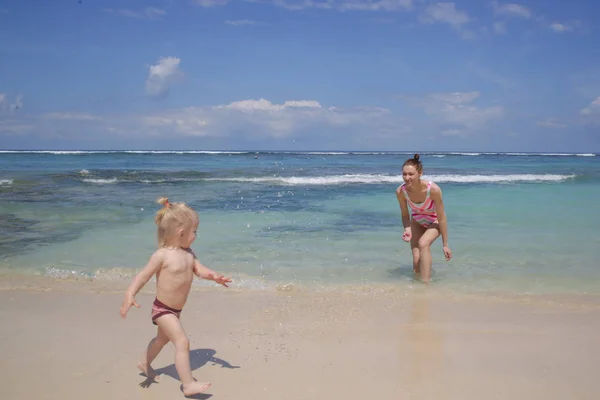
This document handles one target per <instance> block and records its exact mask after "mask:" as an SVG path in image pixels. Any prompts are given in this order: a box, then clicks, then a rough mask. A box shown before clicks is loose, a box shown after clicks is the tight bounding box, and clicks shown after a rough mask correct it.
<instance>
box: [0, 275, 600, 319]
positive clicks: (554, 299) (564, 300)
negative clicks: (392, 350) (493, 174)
mask: <svg viewBox="0 0 600 400" xmlns="http://www.w3.org/2000/svg"><path fill="white" fill-rule="evenodd" d="M132 279H133V275H132V276H131V277H130V276H126V277H122V278H117V279H115V278H113V279H97V278H93V277H83V276H71V277H50V276H45V275H31V274H27V273H6V272H0V292H2V291H40V292H49V291H59V292H83V293H96V294H107V293H120V294H123V293H125V290H126V289H127V287H128V285H129V284H130V283H131V280H132ZM235 284H236V281H235V278H234V281H233V283H232V285H231V286H230V287H229V288H227V289H226V290H227V291H229V292H236V293H264V294H269V293H271V294H284V295H285V294H288V295H293V294H297V295H315V296H321V295H330V296H331V295H347V296H353V295H354V296H358V297H360V296H390V297H398V296H400V297H402V296H404V297H406V296H415V295H417V296H418V295H426V296H430V297H431V296H433V297H440V298H445V299H452V300H458V301H468V300H471V301H480V300H482V301H491V302H507V303H522V304H532V305H535V304H541V305H547V306H558V307H575V308H585V309H599V310H600V294H574V293H513V292H501V291H491V290H487V291H470V292H462V291H458V290H455V289H451V288H447V287H443V286H436V285H435V283H434V284H431V283H430V284H428V285H426V284H423V283H422V282H418V281H415V282H411V283H409V282H396V283H366V284H365V283H363V284H358V283H357V284H341V283H340V284H333V285H331V286H329V287H318V288H317V287H314V286H310V285H302V284H298V283H295V282H287V283H284V282H279V283H272V284H271V285H268V286H267V287H266V288H265V287H258V288H249V287H236V286H235ZM154 285H155V280H154V278H152V279H151V280H150V281H149V282H148V283H147V284H146V285H145V287H144V288H142V289H141V290H140V294H150V293H154V290H155V289H154ZM219 289H220V287H216V286H215V285H214V284H213V283H212V282H206V281H202V280H199V279H195V280H194V285H193V286H192V292H199V293H207V292H208V293H210V292H212V291H214V290H219Z"/></svg>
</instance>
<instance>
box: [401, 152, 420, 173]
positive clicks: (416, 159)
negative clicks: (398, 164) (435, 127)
mask: <svg viewBox="0 0 600 400" xmlns="http://www.w3.org/2000/svg"><path fill="white" fill-rule="evenodd" d="M420 158H421V157H420V156H419V154H418V153H417V154H415V155H414V156H413V158H409V159H408V160H406V161H404V164H402V168H404V166H406V165H412V166H413V167H415V168H416V169H417V172H418V173H421V172H423V163H421V161H419V159H420Z"/></svg>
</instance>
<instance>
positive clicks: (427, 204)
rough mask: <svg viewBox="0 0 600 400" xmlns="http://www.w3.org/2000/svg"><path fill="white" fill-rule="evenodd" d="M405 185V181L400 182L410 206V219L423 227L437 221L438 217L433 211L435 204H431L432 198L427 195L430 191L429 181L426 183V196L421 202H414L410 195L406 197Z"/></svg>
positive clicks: (427, 226)
mask: <svg viewBox="0 0 600 400" xmlns="http://www.w3.org/2000/svg"><path fill="white" fill-rule="evenodd" d="M405 185H406V184H405V183H403V184H402V186H401V190H402V191H403V192H404V197H406V203H407V204H408V206H409V207H410V211H411V214H412V219H414V220H415V221H416V222H417V223H418V224H419V225H421V226H422V227H424V228H429V227H430V226H431V225H432V224H436V223H437V222H438V217H437V213H436V211H435V204H433V200H432V199H431V197H430V196H429V194H430V192H431V181H429V183H428V184H427V196H426V197H425V201H424V202H422V203H414V202H413V201H412V200H411V199H410V197H408V192H407V191H406V187H405Z"/></svg>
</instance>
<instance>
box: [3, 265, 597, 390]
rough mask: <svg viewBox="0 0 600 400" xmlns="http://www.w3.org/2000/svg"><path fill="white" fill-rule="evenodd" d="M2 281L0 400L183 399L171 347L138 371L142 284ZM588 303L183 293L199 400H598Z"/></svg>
mask: <svg viewBox="0 0 600 400" xmlns="http://www.w3.org/2000/svg"><path fill="white" fill-rule="evenodd" d="M125 285H126V282H124V283H123V282H121V283H115V282H103V283H102V282H97V281H96V282H91V281H85V280H83V281H68V280H49V279H46V278H44V279H42V278H40V279H36V278H25V279H21V278H14V277H8V276H2V277H0V304H2V306H0V317H1V320H2V321H3V322H2V324H0V337H1V338H2V340H1V341H0V352H1V353H2V357H1V361H0V366H1V374H0V377H1V378H0V382H1V384H0V398H2V399H6V400H20V399H26V398H27V399H80V398H85V399H88V400H96V399H98V400H99V399H127V400H129V399H176V398H184V396H183V394H182V393H181V391H180V384H179V381H178V380H177V373H176V371H175V368H174V365H173V362H174V349H173V347H172V346H171V345H169V346H167V347H165V349H164V350H163V352H162V353H161V354H160V355H159V357H158V358H157V360H156V361H155V362H154V367H155V368H156V369H157V370H158V371H159V372H160V373H162V377H161V381H160V383H152V384H148V382H147V380H146V379H145V378H144V377H143V376H142V375H141V374H140V373H139V371H138V370H137V369H136V362H137V361H138V359H139V358H140V355H141V354H142V352H143V350H144V348H145V346H146V344H147V342H148V340H149V339H150V338H152V337H153V335H154V333H155V327H154V326H153V325H152V324H151V321H150V318H149V312H150V306H151V302H152V300H153V295H152V291H151V290H152V285H148V287H147V288H146V289H145V290H144V291H143V292H142V293H140V294H139V295H138V302H139V303H140V305H141V306H142V307H141V308H140V309H132V311H131V312H130V314H129V315H128V317H127V319H126V320H123V319H121V317H120V316H119V313H118V310H119V305H120V302H121V300H122V290H123V288H124V287H125ZM599 317H600V302H598V299H597V298H593V297H589V298H568V299H567V298H552V299H551V298H541V297H535V298H532V297H529V298H525V297H522V298H500V297H496V298H489V297H475V296H458V295H456V294H455V295H449V294H448V293H441V292H436V289H435V287H434V286H431V287H428V288H425V287H414V288H412V289H411V290H406V289H402V290H400V289H397V290H395V289H393V288H386V289H381V290H370V291H364V292H361V291H354V292H350V291H348V292H345V293H339V292H337V293H336V292H328V293H327V292H324V293H318V292H303V291H286V290H282V291H277V292H276V291H271V292H266V291H239V290H236V289H235V288H232V289H221V288H215V289H202V290H197V291H194V292H192V294H191V296H190V299H189V301H188V304H187V306H186V308H185V309H184V312H183V314H182V322H183V324H184V327H185V328H186V331H187V334H188V335H189V337H190V339H191V363H192V368H193V370H194V371H193V373H194V376H195V377H196V379H198V380H199V381H205V380H209V381H211V382H212V386H211V388H210V389H209V391H208V392H207V393H206V394H204V395H199V396H196V397H195V398H199V399H208V398H213V399H259V400H267V399H274V400H279V399H286V400H292V399H302V400H305V399H346V400H354V399H367V398H372V399H432V398H439V399H460V400H465V399H478V400H479V399H546V400H547V399H561V400H562V399H597V398H598V396H599V395H598V382H597V371H598V370H599V369H600V349H599V344H600V340H599V339H598V335H597V332H598V331H599V329H600V318H599Z"/></svg>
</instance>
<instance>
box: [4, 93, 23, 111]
mask: <svg viewBox="0 0 600 400" xmlns="http://www.w3.org/2000/svg"><path fill="white" fill-rule="evenodd" d="M22 108H23V95H21V94H18V95H17V96H16V97H15V99H14V100H13V101H10V100H9V99H8V95H6V93H0V112H2V113H9V114H13V113H15V112H16V111H18V110H20V109H22Z"/></svg>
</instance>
